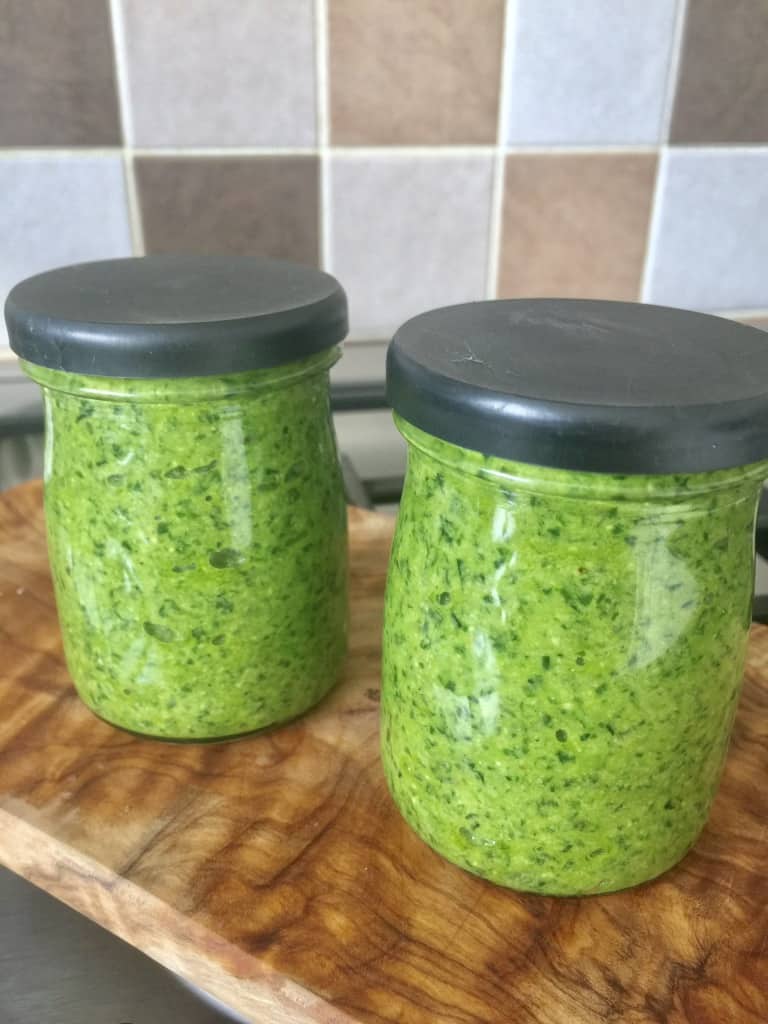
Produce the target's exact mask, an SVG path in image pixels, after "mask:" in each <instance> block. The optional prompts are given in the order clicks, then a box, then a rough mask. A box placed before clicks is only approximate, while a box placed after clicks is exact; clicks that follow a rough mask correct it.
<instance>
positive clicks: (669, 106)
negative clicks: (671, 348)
mask: <svg viewBox="0 0 768 1024" xmlns="http://www.w3.org/2000/svg"><path fill="white" fill-rule="evenodd" d="M686 7H687V0H678V7H677V12H676V15H675V27H674V30H673V32H672V44H671V46H670V52H669V66H668V67H667V80H666V85H665V93H664V111H663V113H662V118H661V124H660V125H659V130H660V138H661V148H660V151H659V162H658V165H657V167H656V180H655V182H654V185H653V198H652V200H651V216H650V218H649V221H648V231H647V234H646V236H645V259H644V261H643V273H642V276H641V279H640V289H639V291H640V295H639V298H640V301H641V302H650V294H651V279H652V277H653V267H654V263H655V261H656V247H657V245H658V240H659V231H660V229H661V228H660V226H661V207H662V203H663V198H664V187H665V185H666V181H667V165H668V152H669V146H668V144H667V140H668V139H669V130H670V127H671V124H672V113H673V109H674V105H675V95H676V93H677V79H678V74H679V70H680V56H681V53H682V49H683V36H684V34H685V14H686Z"/></svg>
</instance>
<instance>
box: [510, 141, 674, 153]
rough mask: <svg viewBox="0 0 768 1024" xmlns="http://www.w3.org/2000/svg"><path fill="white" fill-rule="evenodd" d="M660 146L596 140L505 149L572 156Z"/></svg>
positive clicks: (644, 150) (652, 149) (652, 150)
mask: <svg viewBox="0 0 768 1024" xmlns="http://www.w3.org/2000/svg"><path fill="white" fill-rule="evenodd" d="M658 148H659V147H658V143H656V142H648V143H642V144H640V143H631V144H629V143H628V144H627V145H626V146H624V145H620V144H618V143H612V142H606V143H598V142H595V143H591V144H579V145H573V146H571V145H568V144H567V143H562V144H561V145H554V144H553V145H549V146H540V145H536V146H534V145H530V146H526V145H518V144H516V145H514V146H505V148H504V151H505V152H506V153H509V154H515V153H523V154H526V155H531V156H538V155H540V154H541V155H543V156H547V155H549V154H552V155H554V156H570V155H571V154H574V155H575V156H578V155H580V154H582V153H584V154H592V153H597V154H598V155H601V154H605V155H610V154H613V153H618V154H626V155H634V154H635V153H641V154H642V153H655V152H656V150H657V149H658Z"/></svg>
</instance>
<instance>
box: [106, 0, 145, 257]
mask: <svg viewBox="0 0 768 1024" xmlns="http://www.w3.org/2000/svg"><path fill="white" fill-rule="evenodd" d="M109 14H110V21H111V23H112V44H113V46H114V49H115V75H116V78H117V95H118V98H119V103H120V121H121V124H122V131H123V143H124V145H123V154H122V155H123V174H124V175H125V193H126V200H127V204H128V222H129V224H130V228H131V243H132V249H133V254H134V256H143V255H144V230H143V226H142V223H141V209H140V206H139V197H138V190H137V187H136V172H135V167H134V161H133V134H134V124H133V109H132V107H131V89H130V83H129V81H128V56H127V48H126V42H125V24H124V22H123V11H122V6H121V0H109Z"/></svg>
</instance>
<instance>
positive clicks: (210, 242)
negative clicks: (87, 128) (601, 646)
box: [136, 156, 319, 264]
mask: <svg viewBox="0 0 768 1024" xmlns="http://www.w3.org/2000/svg"><path fill="white" fill-rule="evenodd" d="M136 176H137V181H138V189H139V198H140V203H141V216H142V223H143V227H144V242H145V246H146V250H147V252H148V253H158V252H229V253H234V254H239V255H246V254H258V255H263V256H273V257H276V258H280V259H290V260H298V261H300V262H303V263H312V264H317V262H318V256H319V254H318V164H317V160H316V159H315V157H312V156H286V157H282V156H281V157H275V156H272V157H141V158H139V159H137V161H136Z"/></svg>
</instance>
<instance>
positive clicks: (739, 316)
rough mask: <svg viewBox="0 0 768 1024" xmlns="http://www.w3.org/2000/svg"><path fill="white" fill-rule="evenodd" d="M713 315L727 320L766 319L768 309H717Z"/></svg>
mask: <svg viewBox="0 0 768 1024" xmlns="http://www.w3.org/2000/svg"><path fill="white" fill-rule="evenodd" d="M714 315H715V316H724V317H727V318H728V319H729V320H768V309H718V310H717V312H716V313H715V314H714Z"/></svg>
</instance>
